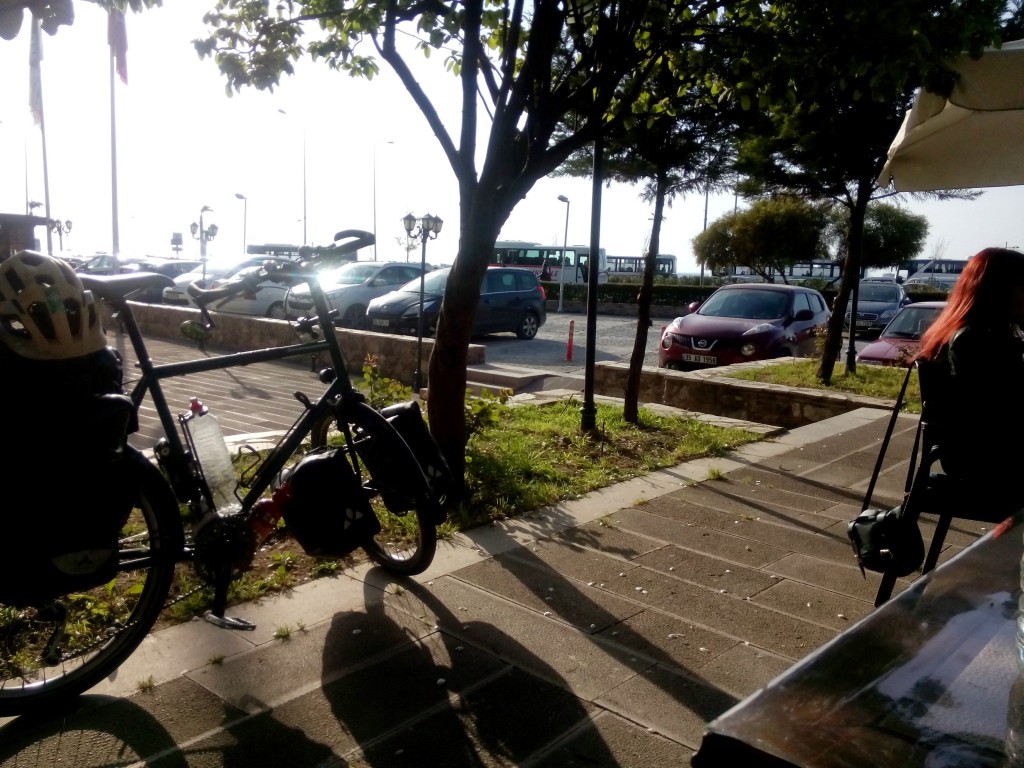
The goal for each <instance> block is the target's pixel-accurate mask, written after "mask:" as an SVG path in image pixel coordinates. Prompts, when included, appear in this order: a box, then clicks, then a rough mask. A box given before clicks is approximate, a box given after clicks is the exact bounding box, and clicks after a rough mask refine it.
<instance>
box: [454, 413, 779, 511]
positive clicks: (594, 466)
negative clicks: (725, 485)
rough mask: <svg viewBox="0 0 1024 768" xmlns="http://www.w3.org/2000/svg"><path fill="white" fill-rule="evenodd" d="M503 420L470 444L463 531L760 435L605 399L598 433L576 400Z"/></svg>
mask: <svg viewBox="0 0 1024 768" xmlns="http://www.w3.org/2000/svg"><path fill="white" fill-rule="evenodd" d="M502 410H503V412H502V414H501V418H500V419H499V420H498V423H494V424H492V423H487V424H485V425H484V426H482V427H480V428H479V429H478V430H477V431H476V432H474V434H473V435H472V436H471V438H470V440H469V444H468V446H467V449H466V485H467V490H468V492H469V500H468V501H467V502H466V503H465V504H464V505H463V506H462V508H461V509H459V510H458V523H459V526H460V527H461V528H470V527H473V526H475V525H480V524H483V523H487V522H490V521H493V520H500V519H504V518H508V517H515V516H517V515H521V514H524V513H526V512H530V511H532V510H535V509H539V508H540V507H544V506H548V505H551V504H555V503H557V502H559V501H564V500H566V499H575V498H579V497H581V496H583V495H584V494H586V493H589V492H590V491H594V490H597V489H599V488H604V487H605V486H608V485H612V484H613V483H617V482H621V481H623V480H628V479H630V478H633V477H638V476H640V475H644V474H647V473H649V472H652V471H654V470H657V469H663V468H665V467H670V466H674V465H676V464H679V463H680V462H683V461H688V460H690V459H695V458H701V457H705V456H721V455H723V454H725V453H726V452H727V451H729V450H731V449H733V448H736V447H737V446H740V445H743V444H745V443H750V442H754V441H756V440H759V439H760V436H759V435H756V434H753V433H750V432H745V431H743V430H741V429H726V428H722V427H716V426H713V425H711V424H707V423H705V422H702V421H697V420H694V419H684V418H679V417H674V416H661V415H657V414H654V413H652V412H650V411H647V410H645V409H641V411H640V419H639V421H640V423H639V424H638V425H634V424H629V423H627V422H626V421H625V420H624V419H623V418H622V406H621V405H611V404H598V405H597V415H596V421H595V423H596V425H597V429H596V430H594V432H593V433H586V432H583V431H582V430H581V429H580V413H579V407H578V404H577V403H575V402H572V401H569V402H564V401H563V402H556V403H547V404H541V405H532V404H524V405H516V406H514V407H503V409H502Z"/></svg>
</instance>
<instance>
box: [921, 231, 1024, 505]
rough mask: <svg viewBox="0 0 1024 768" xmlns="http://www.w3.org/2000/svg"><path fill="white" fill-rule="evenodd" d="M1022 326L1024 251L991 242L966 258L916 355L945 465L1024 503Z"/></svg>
mask: <svg viewBox="0 0 1024 768" xmlns="http://www.w3.org/2000/svg"><path fill="white" fill-rule="evenodd" d="M1022 326H1024V254H1021V253H1019V252H1018V251H1013V250H1008V249H1005V248H986V249H985V250H983V251H981V252H980V253H978V254H977V255H975V256H973V257H972V258H970V259H969V260H968V262H967V264H966V266H965V267H964V270H963V272H962V273H961V275H960V278H959V279H958V280H957V282H956V286H955V287H954V288H953V290H952V292H951V293H950V295H949V299H948V301H947V303H946V307H945V309H943V310H942V312H941V313H940V314H939V316H938V317H937V318H936V319H935V322H934V323H932V325H931V327H930V328H929V329H928V330H927V331H926V332H925V334H924V336H923V337H922V338H921V347H920V351H919V352H918V354H917V358H916V359H917V361H918V365H919V371H920V375H921V389H922V397H923V398H924V401H925V415H926V416H927V424H928V430H929V435H930V438H932V439H933V441H934V442H935V443H936V444H937V445H938V446H939V455H940V457H941V464H942V469H943V471H944V472H945V473H946V474H947V475H951V476H954V477H959V478H963V479H970V478H976V480H977V483H978V489H979V491H983V489H985V488H988V489H989V490H991V491H992V493H993V498H992V502H995V501H996V498H998V497H1000V496H1002V498H999V501H1005V502H1008V503H1016V502H1020V503H1024V482H1022V481H1021V478H1020V477H1019V475H1020V472H1021V464H1020V460H1019V457H1018V455H1017V451H1016V450H1015V449H1014V450H1011V449H1010V448H1009V446H1010V445H1015V446H1016V445H1017V444H1018V443H1019V440H1020V439H1021V437H1022V436H1024V340H1022V338H1021V327H1022ZM996 488H999V489H1005V490H996ZM1003 494H1006V495H1003ZM1009 495H1012V496H1013V497H1014V498H1013V499H1011V498H1009V497H1008V496H1009ZM979 502H980V503H982V504H985V503H986V501H984V500H983V499H982V498H979Z"/></svg>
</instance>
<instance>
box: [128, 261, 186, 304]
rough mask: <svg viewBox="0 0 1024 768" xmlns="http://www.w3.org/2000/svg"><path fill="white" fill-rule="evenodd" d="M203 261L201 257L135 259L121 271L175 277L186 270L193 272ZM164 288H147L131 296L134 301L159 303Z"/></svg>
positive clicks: (161, 299)
mask: <svg viewBox="0 0 1024 768" xmlns="http://www.w3.org/2000/svg"><path fill="white" fill-rule="evenodd" d="M201 265H202V262H201V261H200V260H199V259H161V258H157V257H153V258H148V259H142V260H141V261H133V262H131V263H130V264H127V265H125V266H124V267H123V268H122V269H121V272H155V273H156V274H158V275H166V276H167V277H170V278H175V277H177V276H178V275H182V274H184V273H186V272H191V271H192V270H193V269H195V268H196V267H198V266H201ZM163 291H164V289H163V288H147V289H146V290H144V291H138V292H136V293H135V294H133V295H132V296H129V298H130V299H131V300H132V301H144V302H146V303H148V304H159V303H161V302H162V301H163Z"/></svg>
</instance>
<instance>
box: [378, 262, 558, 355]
mask: <svg viewBox="0 0 1024 768" xmlns="http://www.w3.org/2000/svg"><path fill="white" fill-rule="evenodd" d="M450 273H451V270H450V269H438V270H435V271H433V272H431V273H430V274H428V275H427V276H426V277H425V278H424V279H423V332H424V334H426V335H430V336H433V335H434V332H435V331H436V330H437V315H438V311H439V310H440V308H441V299H442V297H443V296H444V290H445V284H446V283H447V281H448V275H449V274H450ZM546 299H547V296H546V295H545V293H544V288H543V287H542V286H541V284H540V281H539V280H538V279H537V276H536V275H535V274H533V272H532V271H531V270H529V269H524V268H522V267H488V268H487V273H486V274H485V275H484V279H483V281H482V282H481V283H480V302H479V304H477V310H476V319H475V320H474V321H473V332H472V333H473V335H474V336H480V335H483V334H486V333H501V332H505V331H511V332H512V333H514V334H515V335H516V336H518V337H519V338H520V339H532V338H533V337H534V336H536V335H537V331H538V330H539V329H540V327H541V326H542V325H544V323H545V321H546V320H547V309H546V305H545V301H546ZM419 312H420V279H419V278H416V279H415V280H412V281H411V282H409V283H406V284H405V285H403V286H402V287H401V288H399V289H398V290H397V291H392V292H391V293H386V294H384V295H383V296H380V297H378V298H376V299H373V300H372V301H370V305H369V307H368V309H367V311H366V320H367V328H369V329H370V330H371V331H389V332H392V333H416V332H417V329H418V323H419Z"/></svg>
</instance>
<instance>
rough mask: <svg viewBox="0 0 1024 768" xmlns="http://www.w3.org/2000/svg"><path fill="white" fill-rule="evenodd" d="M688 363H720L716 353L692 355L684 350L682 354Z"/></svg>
mask: <svg viewBox="0 0 1024 768" xmlns="http://www.w3.org/2000/svg"><path fill="white" fill-rule="evenodd" d="M680 357H681V359H682V360H683V362H686V363H702V364H704V365H718V358H717V357H715V356H714V355H691V354H689V353H686V352H684V353H683V354H682V355H681V356H680Z"/></svg>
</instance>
